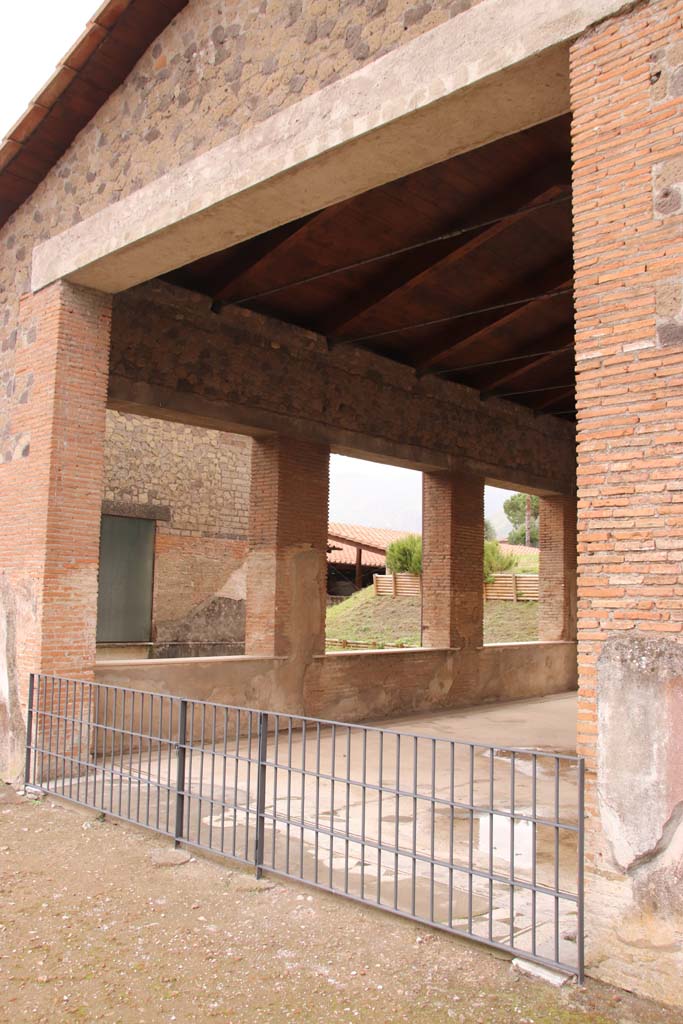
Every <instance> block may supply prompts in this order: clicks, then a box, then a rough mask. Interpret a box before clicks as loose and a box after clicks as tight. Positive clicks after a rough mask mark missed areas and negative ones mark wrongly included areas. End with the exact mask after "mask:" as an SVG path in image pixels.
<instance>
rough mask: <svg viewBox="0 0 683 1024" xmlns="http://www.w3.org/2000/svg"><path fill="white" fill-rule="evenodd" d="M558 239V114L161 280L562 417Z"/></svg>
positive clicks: (568, 275)
mask: <svg viewBox="0 0 683 1024" xmlns="http://www.w3.org/2000/svg"><path fill="white" fill-rule="evenodd" d="M571 227H572V225H571V161H570V141H569V119H568V117H561V118H557V119H555V120H553V121H549V122H547V123H545V124H542V125H539V126H537V127H535V128H532V129H529V130H527V131H524V132H521V133H519V134H517V135H512V136H509V137H508V138H505V139H501V140H499V141H496V142H494V143H491V144H490V145H488V146H485V147H482V148H481V149H478V150H475V151H473V152H470V153H465V154H463V155H461V156H457V157H454V158H453V159H451V160H448V161H445V162H444V163H441V164H437V165H435V166H433V167H429V168H427V169H426V170H423V171H418V172H417V173H415V174H411V175H408V176H407V177H405V178H401V179H399V180H397V181H393V182H391V183H390V184H388V185H384V186H381V187H380V188H376V189H373V190H372V191H370V192H366V193H364V194H363V195H360V196H357V197H356V198H354V199H350V200H347V201H346V202H343V203H338V204H337V205H335V206H332V207H329V208H327V209H325V210H321V211H320V212H318V213H315V214H312V215H311V216H308V217H304V218H302V219H300V220H298V221H295V222H293V223H291V224H286V225H284V226H282V227H279V228H276V229H275V230H273V231H269V232H267V233H266V234H264V235H260V236H259V237H257V238H253V239H250V240H249V241H247V242H244V243H242V244H240V245H237V246H233V247H232V248H230V249H227V250H225V251H223V252H219V253H215V254H213V255H211V256H209V257H206V258H205V259H202V260H198V261H197V262H195V263H192V264H189V265H188V266H186V267H184V268H182V269H181V270H177V271H174V272H173V273H171V274H169V275H167V276H166V280H169V281H171V282H172V283H174V284H176V285H180V286H182V287H185V288H191V289H192V290H194V291H198V292H201V293H203V294H206V295H209V296H211V297H212V299H214V301H215V303H216V308H219V307H220V305H221V304H224V303H234V304H238V305H241V306H244V307H247V308H249V309H253V310H256V311H258V312H261V313H265V314H267V315H268V316H273V317H276V318H277V319H279V320H284V321H287V322H290V323H294V324H299V325H301V326H303V327H307V328H310V329H312V330H315V331H318V332H319V333H321V334H324V335H326V336H327V337H328V339H329V342H330V345H331V346H335V345H362V346H364V347H366V348H368V349H371V350H372V351H374V352H377V353H379V354H381V355H383V356H387V357H388V358H390V359H395V360H397V361H399V362H401V363H406V364H408V365H410V366H412V367H414V368H415V370H416V371H417V373H418V374H420V375H422V374H438V375H439V376H441V377H444V378H445V379H448V380H454V381H458V382H460V383H462V384H466V385H468V386H470V387H473V388H476V389H477V390H478V391H479V392H480V394H481V397H482V399H486V398H489V397H491V396H499V397H505V398H508V399H510V400H511V401H515V402H519V403H521V404H523V405H526V406H528V407H530V408H532V409H534V410H535V411H537V412H538V413H543V414H551V415H556V416H560V417H562V418H565V419H573V418H574V373H573V300H572V242H571V237H572V236H571Z"/></svg>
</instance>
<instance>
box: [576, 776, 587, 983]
mask: <svg viewBox="0 0 683 1024" xmlns="http://www.w3.org/2000/svg"><path fill="white" fill-rule="evenodd" d="M577 772H578V780H577V781H578V784H579V806H578V812H579V813H578V819H579V821H578V824H579V834H578V837H577V839H578V844H577V859H578V864H577V867H578V871H577V896H578V902H577V905H576V911H577V914H576V956H577V966H578V971H579V973H578V978H577V981H578V983H579V985H583V983H584V981H585V949H584V945H585V938H584V930H585V898H586V897H585V878H584V873H585V872H584V858H585V855H586V851H585V844H586V840H585V836H586V762H585V761H584V759H583V758H580V760H579V763H578V769H577Z"/></svg>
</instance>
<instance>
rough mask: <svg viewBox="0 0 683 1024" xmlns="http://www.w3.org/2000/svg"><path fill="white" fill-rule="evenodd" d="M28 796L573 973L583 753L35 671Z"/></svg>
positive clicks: (578, 950) (577, 959)
mask: <svg viewBox="0 0 683 1024" xmlns="http://www.w3.org/2000/svg"><path fill="white" fill-rule="evenodd" d="M26 784H27V786H28V787H31V788H34V789H37V790H41V791H43V792H49V793H53V794H56V795H58V796H59V797H63V798H65V799H67V800H72V801H75V802H76V803H78V804H81V805H84V806H87V807H92V808H93V809H95V810H98V811H103V812H104V813H105V814H108V815H111V816H112V817H117V818H121V819H123V820H125V821H129V822H134V823H135V824H137V825H142V826H144V827H145V828H149V829H153V830H154V831H156V832H160V833H163V834H164V835H168V836H171V837H173V838H174V839H175V840H176V841H177V842H182V843H183V844H186V845H188V846H193V847H198V848H200V849H203V850H209V851H211V852H213V853H219V854H224V855H226V856H229V857H232V858H234V859H236V860H239V861H242V862H243V863H245V864H250V865H253V866H255V867H256V870H257V872H258V873H259V874H260V873H261V871H262V870H264V869H265V870H267V871H269V872H273V873H275V874H278V875H284V876H286V877H288V878H293V879H296V880H297V881H300V882H306V883H308V884H310V885H314V886H317V887H318V888H321V889H325V890H329V891H331V892H334V893H339V894H342V895H344V896H347V897H349V898H351V899H354V900H358V901H360V902H362V903H365V904H369V905H370V906H373V907H380V908H382V909H384V910H389V911H392V912H393V913H396V914H400V915H402V916H404V917H408V918H411V919H412V920H415V921H419V922H422V923H424V924H427V925H431V926H433V927H436V928H440V929H443V930H445V931H448V932H453V933H455V934H457V935H464V936H468V937H470V938H472V939H475V940H477V941H478V942H482V943H485V944H486V945H488V946H493V947H496V948H498V949H503V950H507V951H510V952H511V953H514V954H516V955H518V956H520V957H523V958H526V959H529V960H534V961H536V962H539V963H542V964H546V965H548V966H552V967H556V968H560V969H561V970H563V971H566V972H568V973H570V974H574V975H577V976H578V977H579V979H581V978H582V977H583V818H584V812H583V799H584V797H583V792H584V765H583V761H582V760H581V759H580V758H576V757H570V756H565V755H561V754H554V753H547V752H544V751H533V750H520V749H512V748H510V749H505V748H501V747H499V746H491V745H488V744H482V743H469V742H461V741H458V740H454V739H450V738H444V737H439V736H422V735H417V734H412V733H404V732H397V731H394V730H391V729H384V728H375V727H371V726H365V725H353V724H348V723H338V722H325V721H321V720H317V719H311V718H302V717H297V716H294V715H285V714H279V713H277V712H265V711H255V710H253V709H250V708H236V707H228V706H225V705H221V704H211V703H206V702H202V701H195V700H184V699H181V698H178V697H170V696H164V695H161V694H153V693H146V692H142V691H139V690H128V689H124V688H121V687H118V686H110V685H105V684H102V683H91V682H79V681H74V680H68V679H59V678H53V677H46V676H38V675H36V676H33V677H32V678H31V685H30V695H29V710H28V742H27V752H26Z"/></svg>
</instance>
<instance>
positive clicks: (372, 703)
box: [95, 642, 576, 722]
mask: <svg viewBox="0 0 683 1024" xmlns="http://www.w3.org/2000/svg"><path fill="white" fill-rule="evenodd" d="M95 677H96V679H97V681H98V682H107V683H113V684H118V685H120V686H125V687H130V688H132V689H136V690H147V691H150V692H152V693H164V694H169V695H173V696H178V697H180V696H182V697H191V698H193V699H195V700H206V701H214V702H216V703H220V704H231V705H238V706H242V707H253V708H263V709H266V710H274V711H283V712H288V713H290V714H305V715H310V716H313V717H316V718H329V719H336V720H338V721H347V722H357V721H363V720H367V719H372V718H379V717H387V716H389V715H398V714H404V713H406V712H410V711H424V710H427V709H429V708H451V707H466V706H469V705H473V704H479V703H485V702H492V701H507V700H517V699H521V698H524V697H541V696H546V695H548V694H552V693H562V692H565V691H568V690H572V689H575V688H576V644H574V643H569V642H561V643H525V644H492V645H490V646H486V647H482V648H479V649H478V650H474V651H459V650H431V649H427V648H416V649H411V650H401V651H396V650H392V651H353V652H346V651H345V652H339V653H334V654H327V655H324V656H321V657H316V658H314V659H313V660H312V661H311V662H310V663H309V664H308V665H306V666H304V667H302V666H301V665H300V664H296V663H293V662H290V661H287V659H285V658H261V657H245V656H242V657H239V656H238V657H223V658H170V659H162V658H158V659H153V660H147V659H145V660H130V661H117V662H99V663H98V664H97V666H96V670H95Z"/></svg>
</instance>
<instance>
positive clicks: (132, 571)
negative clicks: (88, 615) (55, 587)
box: [97, 516, 156, 644]
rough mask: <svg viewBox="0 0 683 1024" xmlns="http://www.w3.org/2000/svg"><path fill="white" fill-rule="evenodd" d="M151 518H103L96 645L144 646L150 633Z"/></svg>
mask: <svg viewBox="0 0 683 1024" xmlns="http://www.w3.org/2000/svg"><path fill="white" fill-rule="evenodd" d="M155 526H156V523H155V522H154V520H152V519H130V518H128V517H126V516H102V530H101V533H100V583H99V593H98V599H97V642H98V643H100V644H102V643H105V644H106V643H109V644H112V643H128V644H130V643H146V642H147V641H149V640H150V639H151V630H152V584H153V577H154V529H155Z"/></svg>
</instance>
